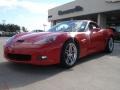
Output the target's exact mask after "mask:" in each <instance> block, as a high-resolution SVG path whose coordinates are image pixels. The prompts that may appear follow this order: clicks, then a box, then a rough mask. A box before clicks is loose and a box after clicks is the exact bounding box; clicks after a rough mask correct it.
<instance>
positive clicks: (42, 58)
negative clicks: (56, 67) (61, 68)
mask: <svg viewBox="0 0 120 90" xmlns="http://www.w3.org/2000/svg"><path fill="white" fill-rule="evenodd" d="M46 59H47V56H39V57H38V60H46Z"/></svg>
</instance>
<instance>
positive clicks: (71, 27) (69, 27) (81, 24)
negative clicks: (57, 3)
mask: <svg viewBox="0 0 120 90" xmlns="http://www.w3.org/2000/svg"><path fill="white" fill-rule="evenodd" d="M86 25H87V22H85V21H66V22H62V23H59V24H57V25H55V26H53V27H52V28H51V29H49V32H77V31H79V32H82V31H84V30H85V29H86Z"/></svg>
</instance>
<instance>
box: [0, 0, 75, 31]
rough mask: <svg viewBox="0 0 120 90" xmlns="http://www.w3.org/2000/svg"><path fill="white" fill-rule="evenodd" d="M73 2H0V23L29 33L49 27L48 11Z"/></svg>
mask: <svg viewBox="0 0 120 90" xmlns="http://www.w3.org/2000/svg"><path fill="white" fill-rule="evenodd" d="M70 1H73V0H0V23H5V24H17V25H20V26H25V27H26V28H27V29H28V30H29V31H31V30H34V29H44V27H43V24H45V25H47V26H46V29H48V28H49V27H50V23H49V22H48V9H51V8H54V7H56V6H59V5H62V4H65V3H68V2H70Z"/></svg>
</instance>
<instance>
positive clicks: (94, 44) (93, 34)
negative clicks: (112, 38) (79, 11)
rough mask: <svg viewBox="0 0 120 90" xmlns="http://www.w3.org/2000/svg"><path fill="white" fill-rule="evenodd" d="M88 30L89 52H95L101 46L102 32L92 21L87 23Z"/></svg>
mask: <svg viewBox="0 0 120 90" xmlns="http://www.w3.org/2000/svg"><path fill="white" fill-rule="evenodd" d="M89 31H90V46H89V47H90V52H91V53H93V52H97V51H100V50H101V49H102V48H103V44H102V43H103V41H104V40H103V39H104V36H103V32H102V30H101V29H100V28H99V26H98V25H97V24H96V23H94V22H91V23H89Z"/></svg>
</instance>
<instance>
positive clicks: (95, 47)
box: [4, 20, 114, 68]
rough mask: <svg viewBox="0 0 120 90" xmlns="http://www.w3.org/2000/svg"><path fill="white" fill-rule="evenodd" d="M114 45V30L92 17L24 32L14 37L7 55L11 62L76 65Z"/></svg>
mask: <svg viewBox="0 0 120 90" xmlns="http://www.w3.org/2000/svg"><path fill="white" fill-rule="evenodd" d="M113 48H114V39H113V31H112V30H111V29H101V28H100V27H99V26H98V25H97V24H96V23H95V22H93V21H89V20H81V21H79V20H78V21H74V20H73V21H65V22H62V23H59V24H57V25H55V26H53V27H52V28H51V29H49V32H39V33H21V34H17V35H15V36H13V37H12V38H10V39H9V40H8V41H7V43H6V45H5V46H4V55H5V57H6V58H7V59H8V60H9V61H10V62H15V63H25V64H34V65H51V64H60V65H61V66H63V67H67V68H69V67H72V66H74V65H75V64H76V61H77V60H80V59H79V58H82V57H85V56H87V55H90V54H92V53H96V52H101V51H105V52H107V53H111V52H112V51H113Z"/></svg>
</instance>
